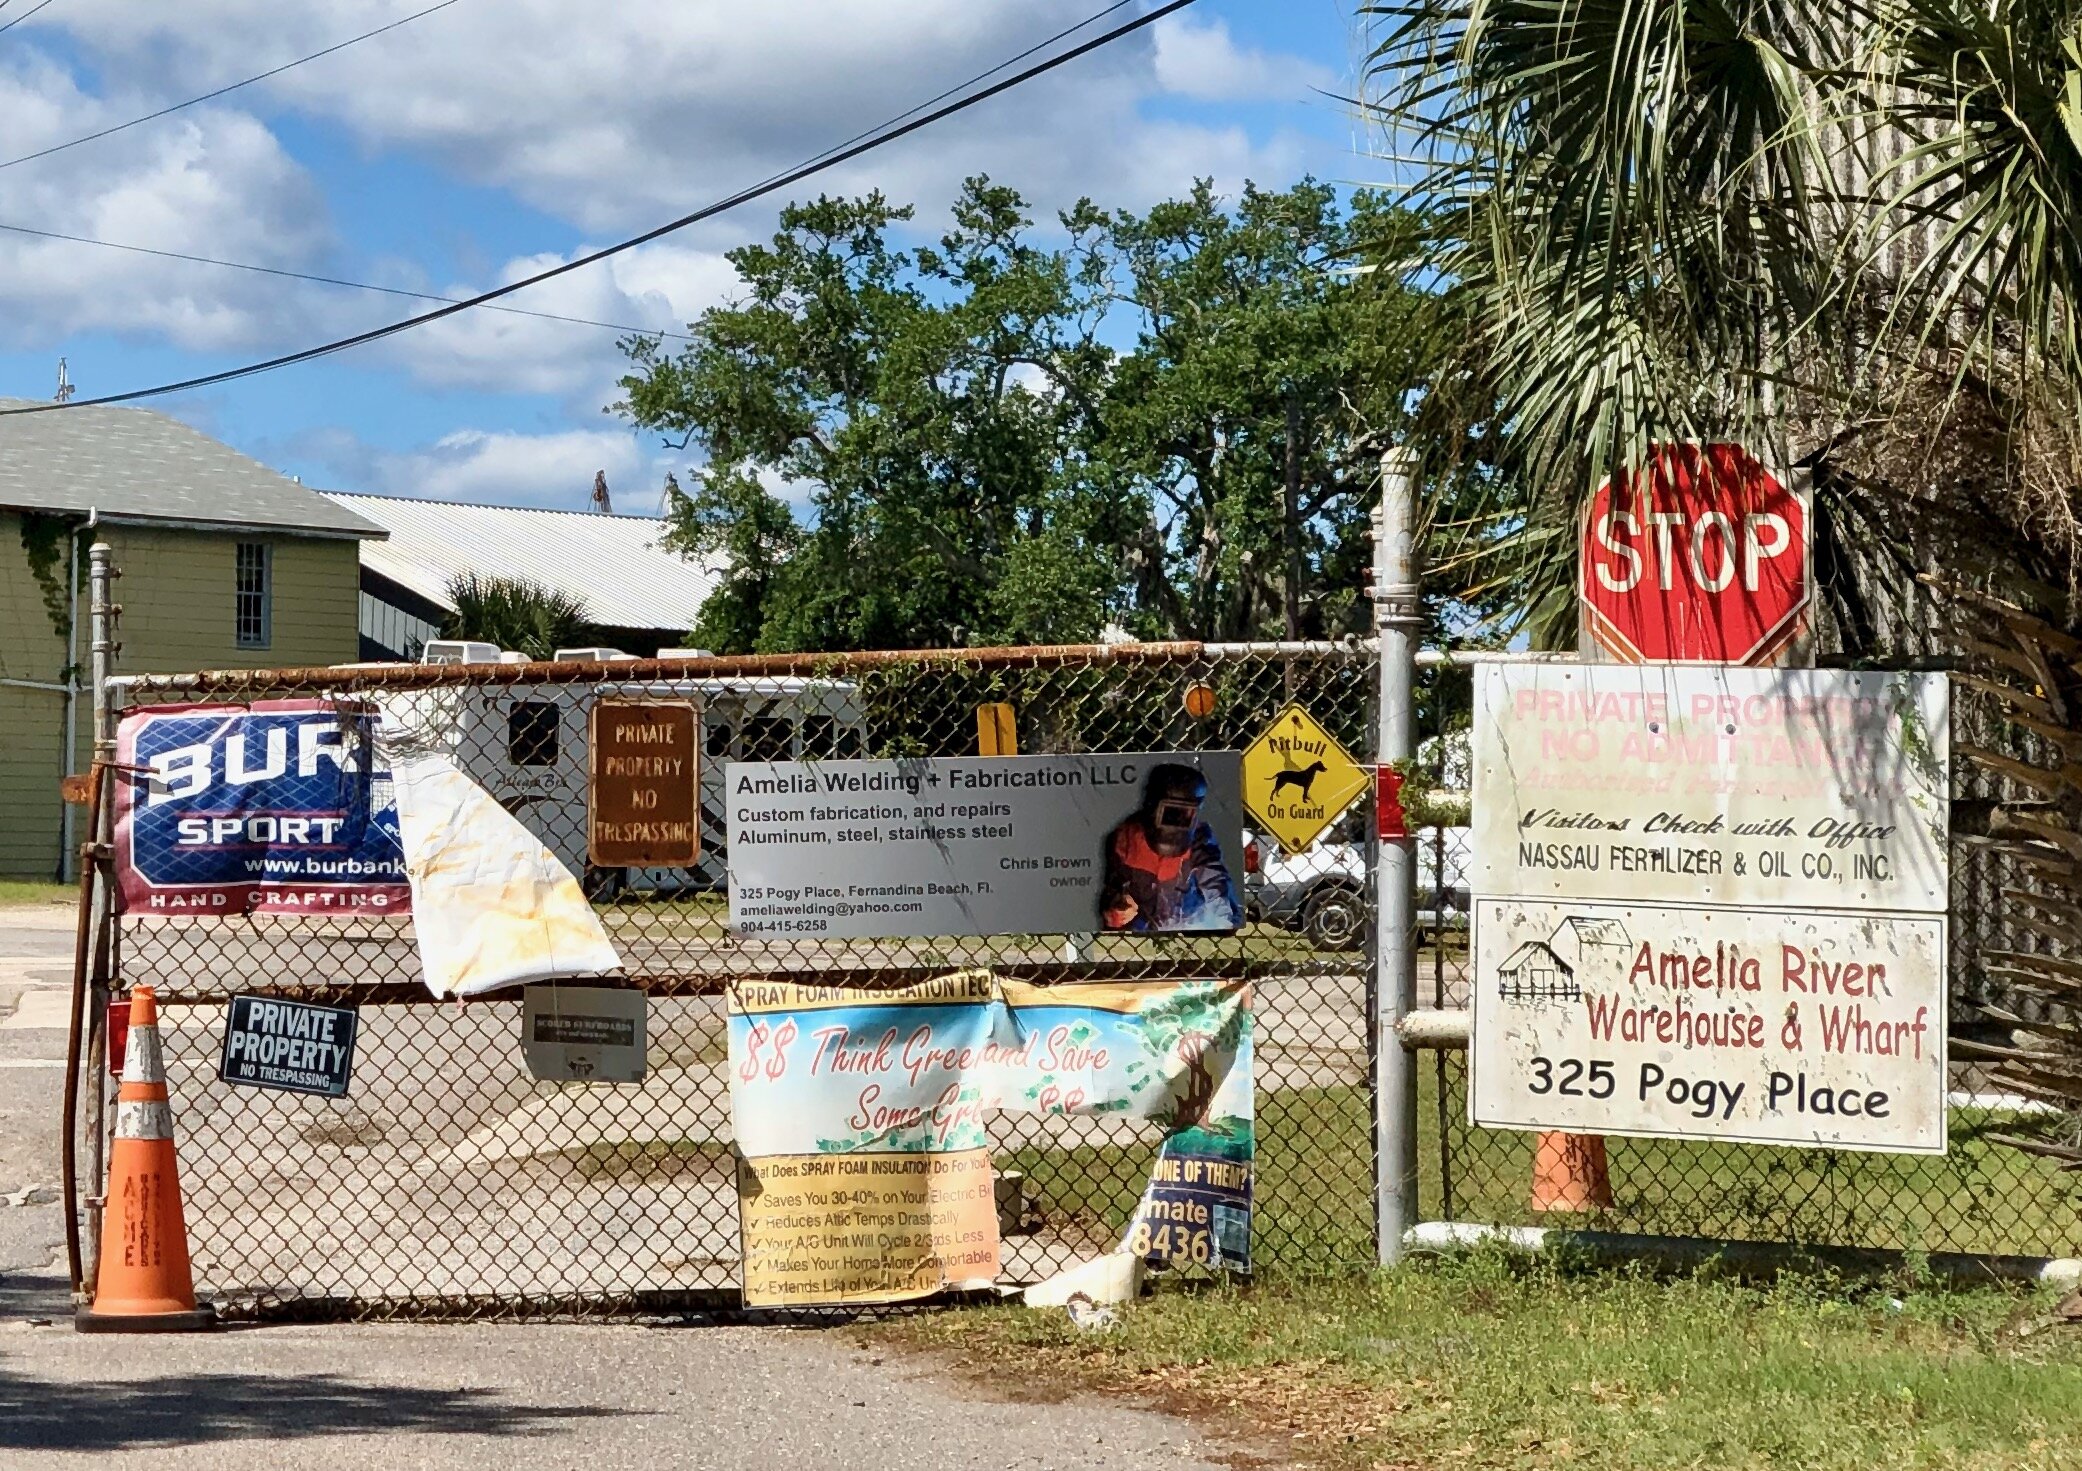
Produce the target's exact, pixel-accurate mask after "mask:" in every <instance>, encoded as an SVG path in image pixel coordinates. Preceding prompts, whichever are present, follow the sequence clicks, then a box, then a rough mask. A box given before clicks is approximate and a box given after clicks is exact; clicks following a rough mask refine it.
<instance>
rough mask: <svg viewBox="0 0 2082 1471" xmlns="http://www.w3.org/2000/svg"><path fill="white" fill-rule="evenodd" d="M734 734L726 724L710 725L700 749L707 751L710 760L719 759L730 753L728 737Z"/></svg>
mask: <svg viewBox="0 0 2082 1471" xmlns="http://www.w3.org/2000/svg"><path fill="white" fill-rule="evenodd" d="M736 734H737V732H736V731H734V730H732V729H731V728H730V727H729V726H728V725H724V724H720V723H719V724H716V725H711V726H710V727H709V728H708V737H707V739H706V741H705V742H704V744H703V745H702V749H703V750H704V751H706V752H708V755H709V759H710V760H712V761H721V760H723V759H724V758H725V757H727V756H728V755H729V754H730V738H731V737H732V736H734V735H736Z"/></svg>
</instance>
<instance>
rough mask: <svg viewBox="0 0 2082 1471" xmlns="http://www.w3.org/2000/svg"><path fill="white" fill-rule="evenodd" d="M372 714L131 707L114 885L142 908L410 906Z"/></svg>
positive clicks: (301, 910)
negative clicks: (377, 757) (375, 738)
mask: <svg viewBox="0 0 2082 1471" xmlns="http://www.w3.org/2000/svg"><path fill="white" fill-rule="evenodd" d="M374 725H375V714H374V712H373V711H371V710H369V709H366V708H363V707H357V706H352V705H342V704H335V703H332V702H330V701H324V700H260V701H255V702H254V703H253V704H252V705H250V706H247V705H239V706H225V705H211V706H168V707H161V708H155V709H145V710H132V711H130V712H128V713H127V714H125V715H124V717H123V719H122V723H121V724H120V725H119V726H118V727H117V730H116V759H117V760H118V761H120V762H121V763H122V765H123V771H122V774H121V777H120V778H119V780H118V781H117V783H116V818H115V837H116V843H115V847H116V884H117V891H118V894H119V897H120V898H121V901H122V905H123V909H124V911H125V912H126V913H129V914H132V915H142V916H147V917H152V916H166V917H182V916H190V915H213V914H216V915H225V914H243V913H249V912H255V911H262V912H277V913H291V914H337V913H348V912H354V913H363V914H403V913H405V912H406V911H407V910H408V909H409V908H410V907H411V898H412V891H411V887H410V885H409V883H408V881H407V879H406V875H405V858H404V851H403V848H402V846H401V844H400V841H399V836H398V813H397V803H396V800H395V795H394V792H393V788H392V783H391V779H390V774H389V772H388V771H385V770H382V769H381V768H380V766H379V763H378V762H377V760H376V757H375V745H374V739H373V737H374Z"/></svg>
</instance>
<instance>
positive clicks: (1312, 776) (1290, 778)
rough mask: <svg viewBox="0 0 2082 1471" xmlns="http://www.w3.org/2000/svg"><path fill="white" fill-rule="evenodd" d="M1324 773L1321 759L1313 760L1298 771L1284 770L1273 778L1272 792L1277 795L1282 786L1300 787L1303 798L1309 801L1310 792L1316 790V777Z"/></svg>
mask: <svg viewBox="0 0 2082 1471" xmlns="http://www.w3.org/2000/svg"><path fill="white" fill-rule="evenodd" d="M1322 774H1323V763H1322V762H1320V761H1311V762H1309V764H1308V765H1306V766H1304V767H1302V768H1301V769H1300V770H1298V771H1283V772H1281V773H1280V774H1279V775H1278V776H1276V777H1274V778H1273V779H1272V794H1273V795H1274V796H1275V797H1277V796H1278V795H1279V794H1280V788H1282V787H1300V788H1301V800H1302V801H1304V802H1306V801H1309V800H1311V798H1310V793H1311V792H1313V791H1314V790H1315V786H1316V778H1317V777H1319V776H1321V775H1322Z"/></svg>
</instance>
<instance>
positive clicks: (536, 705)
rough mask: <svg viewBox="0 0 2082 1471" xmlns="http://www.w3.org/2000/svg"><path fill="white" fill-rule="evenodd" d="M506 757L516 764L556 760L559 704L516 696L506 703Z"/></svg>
mask: <svg viewBox="0 0 2082 1471" xmlns="http://www.w3.org/2000/svg"><path fill="white" fill-rule="evenodd" d="M506 759H507V760H508V761H510V762H512V763H513V764H514V765H515V766H554V765H556V762H557V707H556V705H555V704H554V703H552V702H551V701H549V700H515V701H514V702H513V703H512V704H511V705H508V706H507V707H506Z"/></svg>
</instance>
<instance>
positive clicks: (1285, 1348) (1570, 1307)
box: [869, 1257, 2082, 1471]
mask: <svg viewBox="0 0 2082 1471" xmlns="http://www.w3.org/2000/svg"><path fill="white" fill-rule="evenodd" d="M2044 1307H2045V1300H2044V1299H2043V1298H2036V1299H2030V1298H2024V1297H2022V1296H2017V1295H2009V1294H2003V1293H1997V1292H1992V1291H1989V1292H1973V1293H1948V1292H1944V1291H1937V1290H1928V1291H1906V1292H1902V1293H1901V1294H1900V1295H1899V1296H1890V1295H1889V1294H1888V1293H1887V1292H1884V1291H1879V1292H1865V1293H1853V1292H1850V1291H1847V1290H1846V1289H1845V1288H1844V1287H1843V1285H1842V1284H1839V1283H1834V1282H1829V1281H1826V1280H1821V1279H1812V1278H1797V1279H1786V1280H1782V1281H1780V1282H1779V1283H1777V1284H1775V1285H1774V1286H1772V1287H1769V1288H1756V1287H1745V1286H1741V1285H1738V1284H1735V1283H1732V1282H1726V1281H1717V1280H1713V1279H1711V1278H1706V1277H1699V1278H1690V1279H1685V1280H1681V1281H1677V1282H1655V1281H1650V1280H1647V1279H1645V1278H1637V1277H1631V1276H1616V1277H1615V1276H1589V1277H1578V1276H1571V1275H1568V1274H1566V1273H1563V1272H1560V1271H1557V1270H1555V1269H1553V1268H1551V1267H1541V1268H1522V1267H1519V1268H1514V1267H1513V1266H1511V1265H1509V1264H1507V1263H1505V1262H1503V1261H1502V1260H1501V1259H1499V1258H1495V1257H1477V1258H1474V1259H1471V1260H1467V1261H1461V1262H1454V1263H1430V1264H1418V1265H1415V1266H1411V1267H1406V1268H1404V1269H1402V1270H1400V1271H1397V1272H1395V1273H1384V1274H1376V1275H1374V1276H1371V1277H1366V1278H1360V1279H1356V1280H1342V1281H1313V1282H1311V1281H1302V1280H1294V1279H1284V1280H1275V1281H1268V1282H1262V1283H1259V1284H1257V1285H1255V1286H1247V1287H1227V1286H1224V1287H1215V1288H1212V1289H1210V1290H1207V1291H1204V1292H1197V1293H1193V1292H1162V1293H1159V1294H1158V1295H1156V1296H1154V1297H1152V1298H1149V1299H1146V1300H1144V1301H1143V1302H1141V1303H1139V1304H1137V1305H1135V1306H1134V1307H1132V1308H1130V1309H1129V1310H1128V1311H1126V1312H1125V1313H1124V1314H1123V1315H1122V1317H1121V1321H1120V1323H1119V1324H1118V1325H1117V1326H1116V1327H1113V1328H1110V1329H1107V1330H1104V1331H1100V1332H1083V1331H1080V1330H1078V1329H1076V1328H1074V1327H1072V1326H1071V1325H1070V1324H1069V1321H1068V1319H1067V1318H1066V1317H1065V1316H1064V1315H1063V1314H1061V1313H1059V1312H1049V1311H1042V1310H1028V1309H1024V1308H1018V1307H989V1308H978V1309H967V1310H961V1311H955V1312H948V1313H941V1314H935V1315H929V1316H919V1317H914V1318H909V1319H900V1320H895V1321H892V1322H889V1323H885V1324H882V1325H878V1326H877V1327H875V1328H874V1329H872V1330H869V1331H871V1332H873V1333H875V1334H878V1335H883V1336H886V1337H893V1338H894V1339H896V1340H898V1341H900V1342H903V1343H906V1344H909V1345H912V1346H920V1347H927V1348H931V1349H935V1350H941V1351H952V1352H954V1353H957V1354H959V1355H960V1356H961V1358H962V1360H963V1361H964V1363H965V1364H966V1365H968V1366H970V1367H972V1368H973V1369H974V1370H975V1371H976V1372H978V1373H979V1374H982V1375H985V1376H987V1377H989V1378H991V1379H994V1380H997V1381H1000V1382H1006V1381H1008V1380H1012V1379H1013V1378H1014V1377H1015V1376H1016V1380H1017V1382H1018V1383H1020V1384H1021V1385H1023V1386H1026V1392H1028V1393H1033V1392H1036V1391H1037V1390H1039V1391H1040V1392H1056V1393H1070V1392H1076V1391H1079V1390H1089V1389H1093V1388H1117V1389H1126V1390H1128V1391H1131V1392H1133V1393H1135V1394H1136V1395H1137V1396H1138V1397H1145V1398H1149V1399H1153V1400H1155V1401H1156V1402H1158V1403H1159V1404H1162V1405H1166V1406H1168V1407H1170V1408H1174V1409H1181V1410H1185V1411H1187V1412H1193V1413H1198V1414H1201V1415H1203V1416H1205V1417H1206V1418H1208V1419H1210V1420H1212V1421H1214V1422H1216V1423H1217V1424H1218V1425H1219V1426H1220V1427H1222V1428H1224V1429H1227V1430H1229V1431H1231V1432H1234V1433H1237V1434H1239V1436H1240V1438H1241V1439H1243V1440H1244V1441H1245V1442H1246V1443H1249V1442H1253V1441H1255V1442H1259V1443H1261V1444H1262V1443H1263V1442H1265V1441H1267V1440H1274V1441H1278V1442H1280V1443H1282V1444H1283V1446H1284V1447H1287V1448H1290V1450H1291V1453H1296V1454H1298V1455H1299V1456H1300V1457H1301V1458H1302V1459H1303V1460H1305V1461H1308V1462H1313V1463H1315V1464H1317V1465H1322V1466H1328V1467H1367V1468H1376V1471H1380V1468H1411V1471H1414V1468H1420V1467H1421V1468H1424V1471H1444V1468H1466V1471H1504V1468H1510V1471H1544V1468H1558V1467H1579V1466H1580V1467H1595V1468H1599V1471H1636V1468H1638V1471H1647V1468H1658V1471H1660V1468H1664V1467H1701V1468H1713V1471H1796V1468H1797V1471H1869V1468H1872V1467H1877V1466H1885V1467H1888V1468H1896V1467H1901V1468H1918V1471H1996V1468H2002V1471H2054V1468H2056V1467H2060V1468H2065V1467H2073V1466H2077V1465H2082V1328H2077V1327H2072V1326H2058V1327H2053V1328H2048V1329H2046V1330H2045V1331H2043V1332H2039V1333H2035V1334H2031V1335H2029V1336H2024V1335H2020V1334H2019V1333H2017V1332H2015V1331H2013V1327H2014V1325H2016V1324H2018V1323H2020V1322H2024V1321H2027V1320H2030V1321H2034V1322H2036V1321H2043V1311H2044ZM1280 1459H1281V1461H1282V1463H1283V1464H1284V1463H1285V1462H1286V1458H1285V1457H1284V1456H1282V1457H1281V1458H1280Z"/></svg>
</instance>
